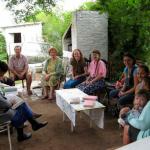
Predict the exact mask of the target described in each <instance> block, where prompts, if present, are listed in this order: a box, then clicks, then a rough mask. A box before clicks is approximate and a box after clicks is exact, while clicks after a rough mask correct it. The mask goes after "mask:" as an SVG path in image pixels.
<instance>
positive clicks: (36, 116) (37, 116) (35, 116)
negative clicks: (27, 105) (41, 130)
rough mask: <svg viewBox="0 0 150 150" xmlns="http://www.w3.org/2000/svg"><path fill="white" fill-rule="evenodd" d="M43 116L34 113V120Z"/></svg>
mask: <svg viewBox="0 0 150 150" xmlns="http://www.w3.org/2000/svg"><path fill="white" fill-rule="evenodd" d="M41 116H42V114H37V113H33V118H34V119H37V118H39V117H41Z"/></svg>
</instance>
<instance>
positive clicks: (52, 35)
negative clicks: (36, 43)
mask: <svg viewBox="0 0 150 150" xmlns="http://www.w3.org/2000/svg"><path fill="white" fill-rule="evenodd" d="M71 16H72V15H71V12H66V13H61V14H56V13H54V12H53V13H52V12H51V13H50V14H47V13H45V12H36V14H35V15H34V18H33V16H30V17H28V18H26V21H33V20H34V21H41V22H43V38H44V40H45V42H48V43H50V45H51V46H53V47H56V48H57V49H58V51H59V55H62V36H63V34H64V32H65V30H66V29H67V28H68V26H69V25H70V23H71V18H72V17H71Z"/></svg>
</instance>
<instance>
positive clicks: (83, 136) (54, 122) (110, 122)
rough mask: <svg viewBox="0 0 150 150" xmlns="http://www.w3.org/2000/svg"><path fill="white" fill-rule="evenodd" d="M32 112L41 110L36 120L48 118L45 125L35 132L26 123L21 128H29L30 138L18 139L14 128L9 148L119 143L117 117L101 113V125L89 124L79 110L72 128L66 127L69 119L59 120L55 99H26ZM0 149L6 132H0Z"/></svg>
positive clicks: (50, 149) (85, 148)
mask: <svg viewBox="0 0 150 150" xmlns="http://www.w3.org/2000/svg"><path fill="white" fill-rule="evenodd" d="M29 105H30V106H31V107H32V108H33V110H34V111H35V112H38V113H42V114H43V115H42V117H41V118H39V120H40V121H45V120H47V121H48V125H47V126H46V127H45V128H42V129H40V130H38V131H36V132H34V131H32V130H31V128H30V126H29V127H27V128H26V129H25V130H26V132H32V138H31V139H29V140H26V141H24V142H21V143H18V142H17V140H16V132H15V131H14V132H13V134H12V135H11V137H12V145H13V150H107V149H110V148H115V147H119V146H121V145H122V142H121V136H120V133H121V130H120V129H119V127H118V124H117V121H116V120H117V119H116V118H113V117H112V116H111V115H110V114H108V113H105V128H104V130H102V129H99V128H98V127H96V126H93V127H92V128H90V126H89V119H88V117H87V116H85V115H84V114H82V117H81V118H80V117H78V120H77V126H76V128H75V132H73V133H71V131H70V121H69V120H68V121H65V122H63V121H62V112H61V110H60V109H59V108H58V107H57V105H56V104H55V102H53V103H50V102H49V101H48V100H37V101H31V100H30V101H29ZM0 150H9V146H8V140H7V136H6V135H5V134H0Z"/></svg>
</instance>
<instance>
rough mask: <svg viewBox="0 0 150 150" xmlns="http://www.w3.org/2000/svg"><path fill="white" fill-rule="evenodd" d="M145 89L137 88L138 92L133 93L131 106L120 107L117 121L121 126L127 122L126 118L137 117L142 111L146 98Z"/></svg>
mask: <svg viewBox="0 0 150 150" xmlns="http://www.w3.org/2000/svg"><path fill="white" fill-rule="evenodd" d="M145 92H147V91H145V90H142V89H141V90H139V92H138V93H137V94H136V95H135V98H134V102H133V105H134V106H133V108H132V109H130V108H129V107H125V108H122V109H121V111H120V114H119V119H118V123H119V124H120V125H122V126H123V127H124V126H125V125H127V124H128V120H130V119H132V118H138V117H139V116H140V114H141V112H142V109H143V108H144V106H145V105H146V103H147V101H148V99H147V97H146V96H145Z"/></svg>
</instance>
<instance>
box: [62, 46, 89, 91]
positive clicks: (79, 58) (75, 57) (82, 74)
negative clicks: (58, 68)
mask: <svg viewBox="0 0 150 150" xmlns="http://www.w3.org/2000/svg"><path fill="white" fill-rule="evenodd" d="M70 64H71V66H72V70H71V71H72V72H71V73H72V78H71V79H70V80H68V81H67V82H66V83H65V84H64V89H69V88H74V87H75V86H77V85H78V84H80V83H82V82H83V81H84V80H85V79H86V75H87V66H86V63H85V61H84V58H83V55H82V53H81V51H80V50H79V49H74V51H73V53H72V59H71V62H70Z"/></svg>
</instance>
